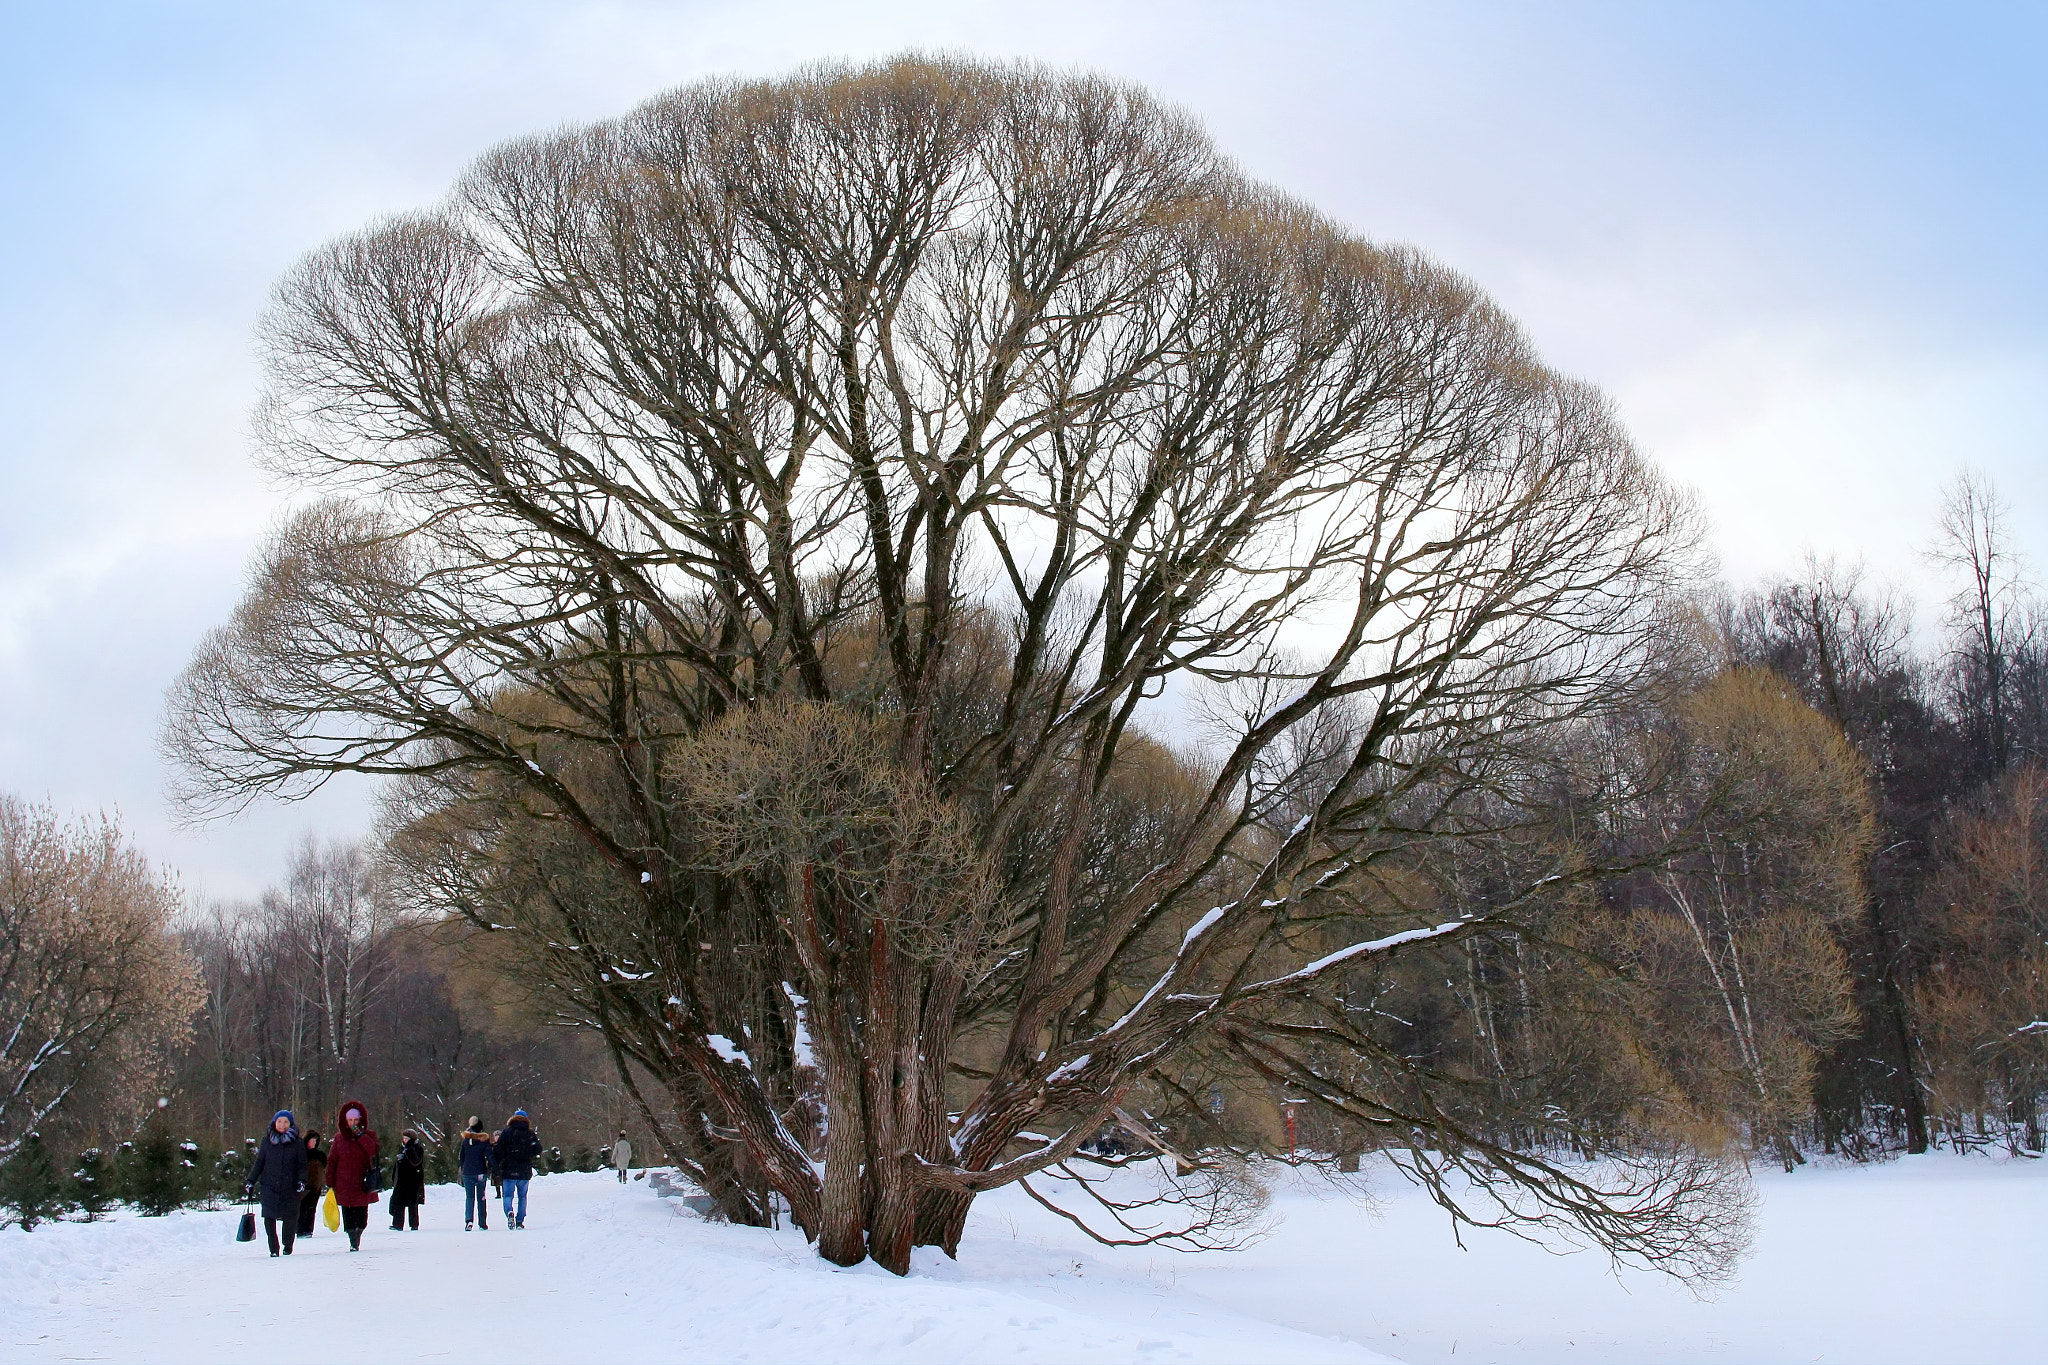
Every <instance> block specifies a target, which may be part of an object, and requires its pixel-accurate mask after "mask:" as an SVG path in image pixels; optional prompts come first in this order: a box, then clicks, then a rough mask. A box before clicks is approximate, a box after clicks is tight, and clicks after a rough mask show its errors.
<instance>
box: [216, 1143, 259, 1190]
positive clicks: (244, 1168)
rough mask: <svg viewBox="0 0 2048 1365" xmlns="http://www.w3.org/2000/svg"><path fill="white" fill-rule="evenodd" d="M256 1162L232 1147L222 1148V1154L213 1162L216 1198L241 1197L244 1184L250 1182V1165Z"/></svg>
mask: <svg viewBox="0 0 2048 1365" xmlns="http://www.w3.org/2000/svg"><path fill="white" fill-rule="evenodd" d="M253 1164H254V1163H253V1162H251V1161H248V1160H245V1159H244V1158H243V1156H242V1154H241V1153H240V1152H237V1151H236V1150H235V1149H234V1148H232V1147H223V1148H221V1152H220V1156H219V1157H217V1158H216V1159H215V1160H214V1163H213V1193H214V1197H215V1198H216V1199H230V1200H232V1199H239V1198H241V1197H242V1186H243V1185H244V1184H246V1183H247V1182H248V1179H249V1167H250V1166H251V1165H253Z"/></svg>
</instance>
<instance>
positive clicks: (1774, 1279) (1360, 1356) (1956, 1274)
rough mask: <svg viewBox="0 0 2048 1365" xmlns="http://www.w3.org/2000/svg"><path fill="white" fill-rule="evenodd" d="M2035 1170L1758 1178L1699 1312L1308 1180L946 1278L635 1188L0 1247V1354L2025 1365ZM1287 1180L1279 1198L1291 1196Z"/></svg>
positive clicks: (2038, 1292)
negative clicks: (1209, 1212)
mask: <svg viewBox="0 0 2048 1365" xmlns="http://www.w3.org/2000/svg"><path fill="white" fill-rule="evenodd" d="M2044 1168H2048V1162H2034V1161H2012V1160H1997V1159H1991V1158H1987V1157H1983V1156H1977V1157H1971V1158H1957V1157H1953V1156H1946V1155H1942V1156H1932V1157H1920V1158H1906V1159H1903V1160H1900V1161H1897V1162H1893V1163H1890V1164H1887V1165H1882V1166H1875V1167H1864V1168H1834V1169H1807V1170H1803V1171H1801V1172H1799V1173H1798V1174H1796V1175H1792V1176H1784V1175H1780V1174H1777V1173H1774V1172H1773V1173H1764V1174H1760V1176H1759V1193H1760V1195H1761V1207H1760V1210H1759V1218H1760V1221H1759V1230H1758V1237H1757V1250H1756V1255H1755V1256H1754V1257H1753V1258H1752V1259H1751V1260H1750V1261H1748V1262H1747V1263H1746V1264H1745V1265H1744V1267H1743V1270H1742V1273H1741V1276H1740V1278H1739V1279H1738V1280H1737V1281H1736V1282H1735V1283H1733V1284H1732V1285H1730V1286H1728V1287H1727V1288H1725V1289H1723V1290H1722V1291H1721V1292H1720V1293H1719V1294H1718V1296H1717V1297H1715V1298H1714V1299H1712V1300H1710V1301H1706V1302H1701V1301H1697V1300H1695V1299H1694V1298H1693V1297H1692V1296H1691V1295H1690V1294H1688V1293H1687V1292H1686V1291H1685V1290H1684V1289H1682V1288H1680V1287H1679V1286H1676V1285H1673V1284H1671V1283H1669V1282H1667V1281H1664V1280H1662V1279H1659V1278H1656V1277H1652V1276H1647V1275H1634V1274H1631V1275H1624V1276H1621V1277H1616V1276H1615V1275H1613V1274H1612V1273H1611V1272H1610V1270H1609V1268H1608V1266H1607V1263H1606V1262H1605V1261H1604V1259H1602V1258H1600V1257H1598V1256H1596V1255H1591V1254H1583V1253H1582V1254H1575V1255H1555V1254H1552V1253H1550V1252H1546V1251H1544V1250H1542V1249H1540V1248H1536V1247H1532V1246H1528V1245H1525V1244H1523V1243H1520V1242H1516V1241H1514V1240H1512V1239H1510V1238H1507V1237H1505V1236H1502V1235H1498V1234H1492V1235H1489V1234H1472V1233H1468V1234H1467V1235H1466V1242H1467V1245H1468V1247H1469V1248H1470V1249H1469V1250H1467V1251H1463V1252H1461V1251H1459V1250H1457V1248H1456V1247H1455V1245H1454V1244H1453V1242H1452V1239H1451V1236H1450V1231H1449V1227H1448V1225H1447V1224H1446V1222H1445V1221H1444V1219H1443V1216H1442V1214H1441V1213H1439V1212H1437V1211H1436V1210H1435V1209H1434V1208H1433V1207H1432V1206H1430V1205H1429V1204H1428V1203H1427V1201H1426V1200H1424V1199H1423V1198H1422V1197H1421V1196H1420V1195H1418V1194H1417V1193H1415V1192H1414V1191H1413V1190H1411V1189H1409V1188H1407V1187H1406V1186H1405V1185H1404V1184H1402V1183H1401V1182H1400V1181H1399V1179H1398V1177H1397V1176H1393V1175H1391V1174H1389V1173H1386V1172H1385V1171H1381V1172H1380V1173H1378V1174H1377V1175H1376V1176H1375V1177H1374V1178H1373V1180H1372V1183H1371V1186H1370V1190H1371V1196H1372V1199H1371V1203H1372V1207H1371V1208H1370V1209H1368V1208H1366V1207H1363V1206H1362V1202H1361V1200H1360V1199H1359V1198H1357V1197H1356V1196H1355V1195H1354V1194H1352V1193H1348V1192H1345V1191H1342V1190H1337V1189H1333V1188H1332V1187H1330V1186H1328V1185H1327V1184H1325V1183H1323V1182H1321V1181H1319V1180H1316V1179H1314V1178H1309V1177H1292V1178H1291V1179H1290V1180H1289V1182H1288V1183H1287V1184H1286V1185H1285V1186H1284V1187H1283V1188H1281V1190H1280V1192H1279V1194H1278V1197H1277V1198H1276V1201H1275V1211H1276V1212H1277V1213H1278V1214H1279V1215H1280V1216H1281V1220H1282V1221H1281V1222H1280V1224H1279V1226H1278V1228H1277V1230H1276V1231H1275V1232H1274V1234H1273V1235H1272V1236H1271V1237H1270V1238H1268V1239H1267V1240H1266V1241H1264V1242H1262V1243H1260V1244H1258V1245H1257V1246H1255V1247H1253V1248H1251V1249H1250V1250H1247V1251H1242V1252H1235V1253H1229V1254H1212V1255H1205V1256H1199V1257H1191V1256H1181V1255H1175V1254H1173V1253H1170V1252H1147V1251H1136V1250H1118V1251H1112V1250H1108V1249H1105V1248H1102V1247H1099V1246H1095V1245H1094V1244H1092V1243H1088V1242H1087V1241H1085V1240H1084V1239H1082V1238H1081V1237H1080V1234H1078V1233H1077V1232H1074V1231H1073V1230H1072V1229H1070V1228H1067V1227H1066V1226H1065V1225H1064V1224H1061V1223H1059V1222H1057V1221H1056V1220H1054V1219H1053V1218H1052V1217H1051V1216H1050V1215H1048V1214H1046V1213H1044V1212H1043V1211H1042V1210H1040V1209H1038V1208H1037V1207H1036V1206H1035V1205H1032V1204H1030V1203H1029V1202H1028V1201H1026V1200H1024V1199H1023V1198H1022V1196H1021V1195H1016V1194H1013V1193H1005V1194H1000V1195H997V1196H995V1197H991V1198H986V1199H984V1200H982V1201H981V1202H980V1203H979V1204H977V1206H976V1214H975V1219H974V1223H973V1226H972V1228H971V1231H970V1233H969V1237H968V1240H967V1242H966V1244H965V1245H963V1247H962V1251H961V1259H960V1261H959V1263H957V1264H955V1263H952V1262H948V1261H947V1260H946V1259H945V1258H944V1257H942V1256H939V1255H938V1254H937V1253H935V1252H929V1251H927V1252H920V1253H919V1260H918V1267H917V1272H916V1273H915V1274H913V1275H912V1276H911V1277H910V1278H909V1279H907V1280H897V1279H894V1278H892V1277H890V1276H888V1275H887V1274H884V1273H882V1272H881V1271H879V1270H877V1269H875V1268H874V1267H872V1266H867V1267H861V1268H858V1269H855V1270H838V1269H835V1268H833V1267H830V1266H827V1265H824V1264H822V1263H821V1262H819V1261H817V1260H816V1259H815V1258H814V1257H812V1256H811V1255H810V1253H809V1251H808V1249H807V1248H806V1247H805V1245H804V1243H803V1240H802V1238H801V1237H800V1236H799V1235H798V1234H796V1233H794V1232H779V1233H777V1232H768V1231H762V1230H755V1229H742V1228H730V1227H723V1226H718V1225H713V1224H709V1223H705V1222H703V1221H701V1220H699V1219H697V1218H695V1217H693V1216H691V1215H689V1214H687V1213H686V1212H684V1211H682V1210H681V1209H680V1208H679V1206H678V1205H677V1204H675V1203H674V1202H673V1201H664V1200H657V1199H655V1198H654V1197H653V1196H652V1195H651V1194H650V1193H649V1192H648V1190H647V1187H646V1185H645V1184H644V1183H642V1184H634V1185H630V1186H627V1187H624V1188H621V1187H620V1186H619V1185H617V1184H616V1183H614V1182H613V1181H612V1180H611V1179H610V1178H608V1177H606V1176H602V1175H593V1176H582V1175H568V1176H551V1177H548V1178H546V1179H543V1180H539V1181H536V1182H535V1185H534V1204H533V1209H532V1212H531V1214H530V1216H529V1219H528V1228H527V1230H526V1231H524V1232H519V1233H509V1232H505V1231H503V1230H501V1229H499V1228H497V1227H495V1226H494V1228H493V1230H492V1231H490V1232H489V1233H483V1232H474V1233H464V1232H462V1231H461V1230H460V1218H459V1214H460V1202H461V1201H460V1197H459V1194H458V1193H457V1192H456V1191H455V1190H453V1189H452V1188H446V1187H442V1188H436V1189H434V1190H433V1191H431V1193H430V1195H429V1202H428V1205H427V1208H426V1210H425V1213H426V1219H425V1222H426V1224H427V1226H426V1228H425V1230H423V1231H421V1232H417V1233H410V1232H409V1233H403V1234H397V1233H392V1232H389V1231H388V1230H386V1229H385V1228H384V1226H382V1225H381V1223H380V1221H379V1220H376V1219H373V1220H372V1223H371V1227H370V1231H369V1232H368V1234H367V1235H366V1236H365V1238H364V1249H363V1251H362V1253H361V1254H359V1255H353V1256H352V1255H350V1254H348V1252H347V1243H346V1241H345V1240H344V1239H343V1238H342V1237H340V1236H339V1235H336V1234H332V1233H328V1232H326V1231H324V1230H323V1231H322V1232H321V1233H320V1234H319V1235H318V1236H316V1237H314V1238H313V1239H312V1240H311V1241H310V1242H302V1243H301V1244H300V1248H299V1252H298V1254H297V1255H296V1256H294V1257H292V1258H291V1259H290V1260H282V1259H280V1260H275V1261H273V1260H271V1259H270V1258H269V1257H268V1256H266V1255H265V1254H264V1251H263V1247H262V1243H261V1240H260V1239H259V1240H258V1242H257V1243H256V1244H254V1245H253V1246H251V1245H238V1244H236V1243H235V1242H233V1241H232V1240H231V1238H232V1233H233V1226H234V1221H235V1215H234V1214H233V1213H231V1212H228V1211H225V1210H223V1211H221V1212H216V1213H203V1212H202V1213H184V1214H178V1215H173V1216H172V1217H169V1218H162V1219H141V1218H135V1217H132V1216H128V1215H122V1216H119V1217H117V1218H115V1219H113V1220H111V1221H108V1222H104V1223H98V1224H90V1225H87V1224H75V1223H73V1224H58V1225H46V1226H44V1227H41V1228H38V1229H37V1230H36V1231H35V1232H33V1233H23V1232H21V1231H19V1230H18V1229H9V1230H7V1231H4V1232H0V1360H5V1361H40V1360H121V1361H152V1362H158V1361H161V1362H171V1361H188V1360H189V1361H240V1360H288V1361H293V1362H302V1363H305V1365H317V1362H322V1361H329V1360H335V1361H340V1360H350V1361H361V1360H377V1361H437V1360H483V1361H489V1362H492V1365H512V1363H513V1362H519V1361H642V1360H645V1361H818V1362H827V1361H1049V1362H1064V1361H1132V1362H1137V1361H1243V1362H1254V1361H1299V1362H1315V1361H1333V1362H1334V1361H1373V1360H1380V1359H1384V1358H1387V1357H1393V1358H1396V1359H1401V1360H1409V1361H1417V1362H1421V1361H1457V1362H1465V1361H1492V1360H1499V1361H1525V1360H1529V1361H1535V1360H1544V1361H1565V1360H1569V1361H1589V1362H1592V1361H1646V1362H1647V1361H1694V1360H1698V1361H1808V1360H1829V1361H1866V1362H1881V1361H1916V1362H1918V1361H1949V1360H1953V1361H1984V1362H1991V1361H2044V1360H2048V1292H2044V1282H2048V1169H2044ZM1291 1174H1292V1173H1290V1176H1291Z"/></svg>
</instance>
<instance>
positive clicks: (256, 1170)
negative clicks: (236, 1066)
mask: <svg viewBox="0 0 2048 1365" xmlns="http://www.w3.org/2000/svg"><path fill="white" fill-rule="evenodd" d="M259 1191H260V1192H261V1193H262V1196H263V1235H264V1236H265V1237H267V1238H269V1239H270V1254H271V1255H273V1256H275V1255H277V1241H278V1238H277V1225H278V1224H279V1223H282V1224H284V1254H285V1255H287V1256H289V1255H291V1254H292V1239H293V1238H294V1237H295V1236H297V1234H298V1231H299V1197H300V1196H301V1195H303V1194H304V1193H305V1192H306V1144H305V1143H303V1142H301V1141H299V1123H298V1120H297V1119H295V1118H293V1117H292V1111H291V1110H289V1109H280V1110H278V1111H277V1113H276V1114H274V1115H272V1116H271V1120H270V1131H269V1132H267V1133H265V1134H264V1135H263V1141H261V1142H259V1143H257V1144H256V1164H255V1165H253V1166H251V1167H250V1168H249V1179H248V1180H247V1181H245V1182H244V1183H243V1185H242V1194H243V1197H245V1198H250V1199H253V1198H255V1197H256V1195H257V1193H258V1192H259Z"/></svg>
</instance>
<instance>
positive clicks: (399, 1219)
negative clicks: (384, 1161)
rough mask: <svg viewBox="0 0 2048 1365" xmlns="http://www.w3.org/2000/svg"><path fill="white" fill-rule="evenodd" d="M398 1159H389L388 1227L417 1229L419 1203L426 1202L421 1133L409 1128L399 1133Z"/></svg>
mask: <svg viewBox="0 0 2048 1365" xmlns="http://www.w3.org/2000/svg"><path fill="white" fill-rule="evenodd" d="M398 1137H399V1142H398V1159H397V1160H396V1161H394V1162H392V1163H391V1230H392V1231H393V1232H403V1231H405V1224H406V1220H407V1219H411V1220H412V1230H413V1231H414V1232H418V1231H419V1230H420V1205H422V1204H424V1203H426V1202H427V1150H426V1148H424V1147H422V1146H420V1135H419V1134H418V1133H415V1132H414V1131H413V1130H412V1129H410V1128H408V1129H406V1130H405V1131H404V1132H403V1133H400V1134H399V1135H398Z"/></svg>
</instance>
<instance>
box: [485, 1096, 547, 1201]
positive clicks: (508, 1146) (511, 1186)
mask: <svg viewBox="0 0 2048 1365" xmlns="http://www.w3.org/2000/svg"><path fill="white" fill-rule="evenodd" d="M539 1155H540V1139H539V1138H538V1137H537V1136H535V1135H534V1131H533V1125H532V1124H531V1123H529V1122H527V1118H526V1111H525V1110H524V1109H515V1110H513V1111H512V1121H511V1122H510V1123H508V1124H506V1125H505V1126H504V1127H503V1128H502V1129H500V1130H499V1131H498V1140H497V1142H496V1143H494V1144H493V1145H492V1147H491V1162H492V1165H493V1167H494V1169H495V1170H496V1171H497V1173H498V1180H499V1182H500V1183H501V1184H502V1185H503V1186H504V1188H505V1225H506V1226H507V1227H510V1228H523V1227H525V1226H526V1187H527V1184H528V1183H529V1182H531V1181H532V1179H533V1163H534V1159H535V1158H536V1157H538V1156H539ZM514 1195H517V1196H518V1200H519V1212H518V1213H516V1214H515V1213H513V1211H512V1201H513V1196H514Z"/></svg>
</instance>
